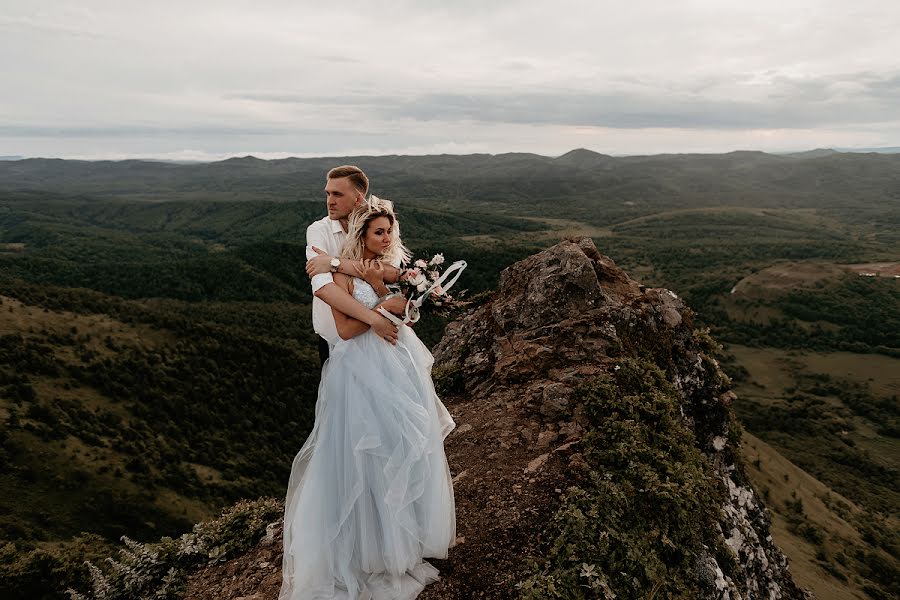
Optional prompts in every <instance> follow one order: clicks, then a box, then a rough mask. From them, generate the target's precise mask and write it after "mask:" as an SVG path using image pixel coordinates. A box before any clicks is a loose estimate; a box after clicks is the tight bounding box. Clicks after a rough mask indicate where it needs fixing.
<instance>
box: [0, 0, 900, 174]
mask: <svg viewBox="0 0 900 600" xmlns="http://www.w3.org/2000/svg"><path fill="white" fill-rule="evenodd" d="M898 32H900V2H897V1H896V0H852V1H850V0H836V1H831V0H777V1H770V0H754V1H752V2H750V1H748V0H740V1H731V0H703V1H699V0H695V1H679V0H659V1H655V2H649V1H640V0H627V1H623V0H618V1H615V2H607V1H598V0H591V1H583V2H565V1H562V0H556V1H555V2H550V1H543V2H538V1H521V2H516V1H508V2H507V1H489V0H477V1H476V0H452V1H449V0H448V1H446V2H445V1H438V0H428V1H419V2H411V1H409V2H407V1H398V0H395V1H390V2H380V1H377V0H369V1H366V2H353V1H348V0H341V1H334V2H304V1H300V0H293V1H289V0H284V1H266V0H256V1H255V2H250V1H245V2H232V1H228V0H216V1H209V2H207V1H206V0H202V1H198V0H182V1H179V2H175V1H174V0H154V1H152V2H148V1H146V0H141V1H140V2H138V1H132V0H110V1H106V0H79V2H71V1H66V2H63V1H61V0H40V1H39V2H35V1H34V0H27V1H23V0H0V52H2V57H3V59H2V62H0V77H2V79H0V81H2V84H0V85H2V88H3V92H2V94H0V155H25V156H60V157H82V158H125V157H165V158H173V159H216V158H223V157H226V156H234V155H244V154H254V155H256V156H259V157H261V158H273V157H283V156H337V155H355V154H434V153H444V152H447V153H470V152H489V153H500V152H535V153H538V154H544V155H550V156H554V155H559V154H562V153H564V152H566V151H568V150H570V149H572V148H578V147H584V148H590V149H592V150H596V151H598V152H604V153H609V154H652V153H659V152H727V151H730V150H736V149H758V150H766V151H786V150H803V149H810V148H815V147H875V146H900V34H898Z"/></svg>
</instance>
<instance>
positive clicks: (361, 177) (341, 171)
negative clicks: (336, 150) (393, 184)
mask: <svg viewBox="0 0 900 600" xmlns="http://www.w3.org/2000/svg"><path fill="white" fill-rule="evenodd" d="M341 177H346V178H348V179H349V180H350V185H352V186H353V187H355V188H356V189H357V190H358V191H359V192H360V193H361V194H362V195H363V196H365V195H366V194H367V193H368V192H369V178H368V177H366V174H365V173H363V171H362V169H360V168H359V167H357V166H355V165H341V166H340V167H335V168H333V169H332V170H330V171H328V179H339V178H341Z"/></svg>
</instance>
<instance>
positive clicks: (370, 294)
mask: <svg viewBox="0 0 900 600" xmlns="http://www.w3.org/2000/svg"><path fill="white" fill-rule="evenodd" d="M353 297H354V298H356V299H357V300H358V301H359V302H360V303H361V304H363V305H364V306H365V307H366V308H375V306H377V305H378V300H379V296H378V293H377V292H376V291H375V288H373V287H372V286H371V285H369V282H368V281H366V280H364V279H360V278H359V277H354V278H353Z"/></svg>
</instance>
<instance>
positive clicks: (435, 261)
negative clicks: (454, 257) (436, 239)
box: [429, 253, 444, 265]
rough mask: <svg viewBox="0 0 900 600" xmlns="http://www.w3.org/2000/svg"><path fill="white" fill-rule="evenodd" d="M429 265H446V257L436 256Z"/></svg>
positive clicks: (441, 254) (440, 254)
mask: <svg viewBox="0 0 900 600" xmlns="http://www.w3.org/2000/svg"><path fill="white" fill-rule="evenodd" d="M429 264H432V265H442V264H444V255H443V253H439V254H435V255H434V258H432V259H431V262H430V263H429Z"/></svg>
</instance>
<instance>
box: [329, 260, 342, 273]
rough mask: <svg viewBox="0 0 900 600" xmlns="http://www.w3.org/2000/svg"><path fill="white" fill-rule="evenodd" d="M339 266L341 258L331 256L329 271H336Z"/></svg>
mask: <svg viewBox="0 0 900 600" xmlns="http://www.w3.org/2000/svg"><path fill="white" fill-rule="evenodd" d="M340 267H341V259H339V258H332V259H331V272H332V273H337V270H338V269H339V268H340Z"/></svg>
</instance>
